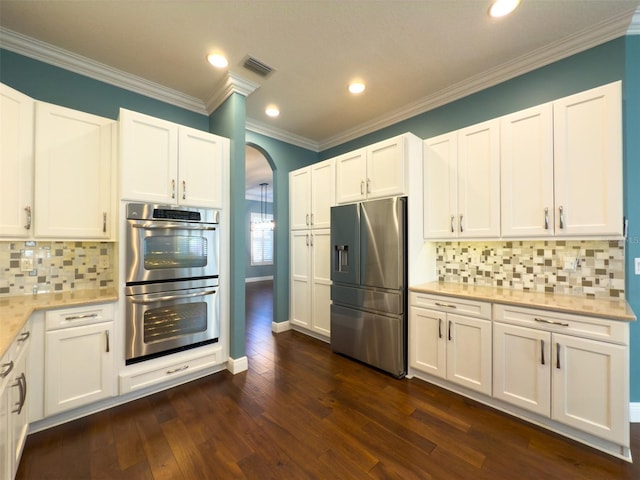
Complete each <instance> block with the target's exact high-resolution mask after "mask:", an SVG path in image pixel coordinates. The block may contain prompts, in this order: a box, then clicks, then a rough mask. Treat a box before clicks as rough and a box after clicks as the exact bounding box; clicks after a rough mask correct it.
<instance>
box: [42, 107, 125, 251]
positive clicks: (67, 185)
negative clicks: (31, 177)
mask: <svg viewBox="0 0 640 480" xmlns="http://www.w3.org/2000/svg"><path fill="white" fill-rule="evenodd" d="M116 125H117V124H116V122H115V121H113V120H111V119H107V118H102V117H98V116H96V115H90V114H88V113H84V112H79V111H77V110H72V109H69V108H64V107H59V106H57V105H51V104H48V103H43V102H37V104H36V142H35V158H36V160H35V172H36V174H35V191H36V195H35V211H34V217H35V235H36V236H37V237H47V238H84V239H109V238H110V237H111V235H112V232H113V224H114V222H113V219H112V215H111V206H112V198H113V197H112V188H113V180H112V177H113V174H112V168H113V165H114V164H115V162H114V160H113V154H114V152H115V151H116V149H115V146H114V143H115V138H116V132H117V127H116Z"/></svg>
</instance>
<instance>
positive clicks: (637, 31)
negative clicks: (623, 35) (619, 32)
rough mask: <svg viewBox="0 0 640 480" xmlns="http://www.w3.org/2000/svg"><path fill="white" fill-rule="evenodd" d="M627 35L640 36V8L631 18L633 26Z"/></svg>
mask: <svg viewBox="0 0 640 480" xmlns="http://www.w3.org/2000/svg"><path fill="white" fill-rule="evenodd" d="M627 35H640V7H638V8H637V9H636V11H635V13H634V14H633V17H632V18H631V24H630V25H629V28H628V29H627Z"/></svg>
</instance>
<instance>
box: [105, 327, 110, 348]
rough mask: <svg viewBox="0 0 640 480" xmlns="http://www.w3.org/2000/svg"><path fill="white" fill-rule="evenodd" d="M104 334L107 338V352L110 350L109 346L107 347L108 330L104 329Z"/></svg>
mask: <svg viewBox="0 0 640 480" xmlns="http://www.w3.org/2000/svg"><path fill="white" fill-rule="evenodd" d="M104 336H105V338H106V340H107V353H109V350H110V348H109V330H105V331H104Z"/></svg>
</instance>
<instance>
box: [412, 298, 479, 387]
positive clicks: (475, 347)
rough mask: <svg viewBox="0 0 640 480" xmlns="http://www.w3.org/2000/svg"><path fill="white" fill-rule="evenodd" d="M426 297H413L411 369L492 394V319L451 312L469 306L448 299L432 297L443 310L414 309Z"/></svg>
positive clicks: (437, 306)
mask: <svg viewBox="0 0 640 480" xmlns="http://www.w3.org/2000/svg"><path fill="white" fill-rule="evenodd" d="M426 298H427V297H426V296H421V295H417V294H413V293H412V294H410V302H411V305H412V306H411V308H410V309H409V367H410V368H413V369H416V370H419V371H421V372H424V373H427V374H429V375H433V376H436V377H440V378H443V379H445V380H448V381H450V382H453V383H455V384H457V385H460V386H463V387H465V388H468V389H470V390H474V391H477V392H481V393H484V394H486V395H491V320H490V319H487V318H475V317H472V316H468V315H459V314H457V313H450V312H449V311H452V310H453V311H457V310H464V309H465V308H466V307H467V306H466V305H462V304H459V305H458V304H457V302H455V301H452V300H451V299H449V298H443V299H438V298H437V297H431V298H433V299H434V301H433V305H434V306H435V307H436V308H440V310H431V309H426V308H418V307H416V306H415V305H416V304H419V303H423V304H426V303H427V302H426V301H425V299H426ZM478 303H480V302H478ZM444 310H449V311H444ZM480 310H482V308H480ZM489 311H490V309H489Z"/></svg>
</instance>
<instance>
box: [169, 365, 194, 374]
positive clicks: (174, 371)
mask: <svg viewBox="0 0 640 480" xmlns="http://www.w3.org/2000/svg"><path fill="white" fill-rule="evenodd" d="M187 368H189V365H185V366H183V367H178V368H174V369H173V370H167V375H171V374H172V373H176V372H182V371H183V370H186V369H187Z"/></svg>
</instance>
